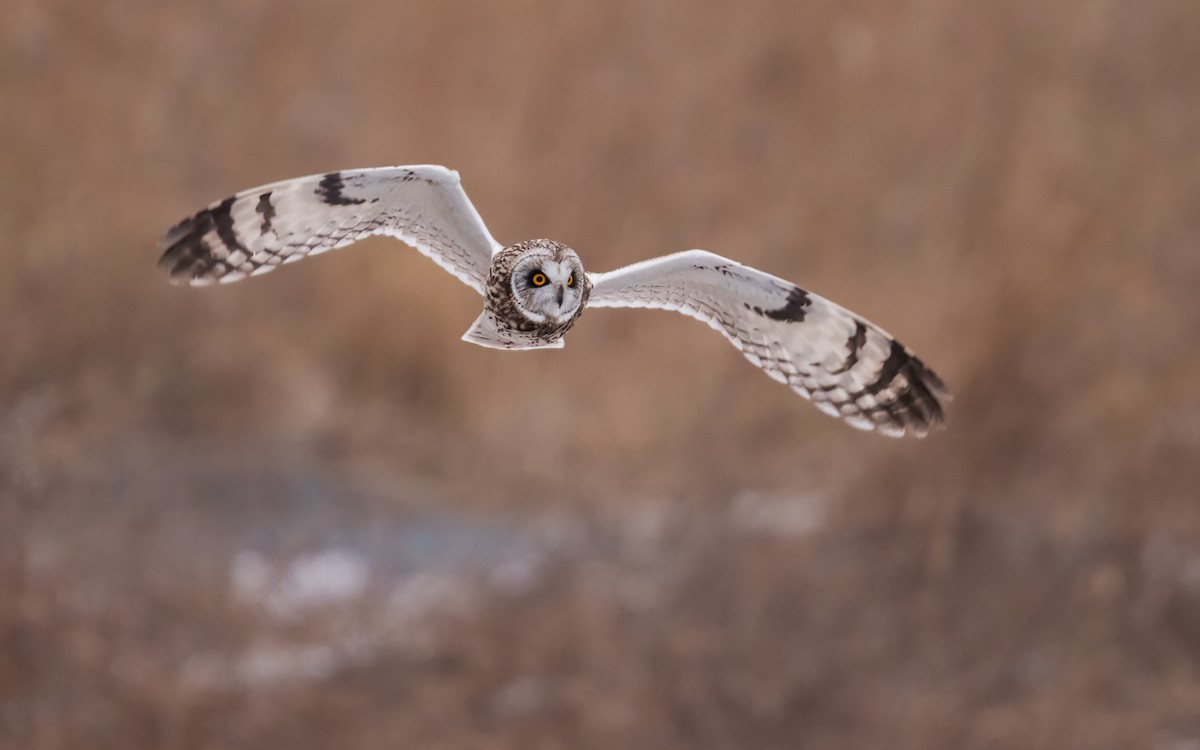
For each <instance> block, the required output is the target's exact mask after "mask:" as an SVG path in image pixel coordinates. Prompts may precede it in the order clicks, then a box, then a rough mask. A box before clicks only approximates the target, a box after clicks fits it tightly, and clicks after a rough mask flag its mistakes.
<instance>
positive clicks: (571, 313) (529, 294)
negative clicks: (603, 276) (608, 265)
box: [506, 240, 591, 326]
mask: <svg viewBox="0 0 1200 750" xmlns="http://www.w3.org/2000/svg"><path fill="white" fill-rule="evenodd" d="M514 250H515V251H516V252H515V257H514V258H513V262H512V268H511V270H510V271H509V274H508V283H509V286H510V289H511V292H512V302H513V305H514V306H515V307H516V309H517V311H519V313H520V314H521V315H522V316H523V317H525V318H526V319H527V320H529V321H530V322H532V323H534V324H536V325H539V326H541V325H552V326H553V325H558V324H562V323H566V322H568V321H570V320H573V319H574V318H575V317H576V316H577V315H578V314H579V312H580V311H581V310H582V309H583V306H584V303H586V302H587V296H588V292H589V291H590V289H591V282H590V281H589V280H588V278H587V275H586V274H585V273H584V272H583V264H582V263H581V262H580V261H579V256H578V255H576V254H575V251H574V250H572V249H571V248H569V247H567V246H566V245H562V244H559V243H557V242H554V241H552V240H529V241H528V242H522V243H520V244H518V245H514V246H512V247H511V248H508V249H507V250H506V251H514Z"/></svg>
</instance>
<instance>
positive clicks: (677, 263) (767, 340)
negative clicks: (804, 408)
mask: <svg viewBox="0 0 1200 750" xmlns="http://www.w3.org/2000/svg"><path fill="white" fill-rule="evenodd" d="M591 281H592V285H593V286H592V293H591V297H590V298H589V300H588V306H589V307H653V308H659V309H663V310H677V311H678V312H681V313H684V314H686V315H690V316H692V317H693V318H697V319H699V320H702V321H704V322H705V323H708V324H709V325H710V326H712V327H713V328H714V329H716V330H718V331H720V332H721V333H723V334H725V337H726V338H728V339H729V340H730V341H731V342H732V343H733V345H734V346H735V347H737V348H738V349H739V350H740V351H741V352H742V353H743V354H744V355H746V358H747V359H749V360H750V361H751V362H753V363H754V364H755V365H758V366H759V367H761V368H762V369H763V370H765V371H766V373H767V374H768V375H770V376H771V377H772V378H774V379H775V380H778V381H779V382H781V383H786V384H787V385H789V386H791V388H792V390H794V391H796V393H799V394H800V395H801V396H804V397H805V398H808V399H811V400H812V402H813V403H814V404H816V406H817V408H819V409H820V410H821V411H823V412H825V413H827V414H832V415H833V416H840V417H842V418H843V419H845V420H846V421H847V422H848V423H850V424H851V425H853V426H854V427H857V428H859V429H863V430H879V431H880V432H883V433H884V434H887V435H892V436H895V437H898V436H901V435H905V434H912V435H916V436H918V437H922V436H924V435H925V434H926V433H927V432H929V430H930V429H931V428H932V427H933V426H934V425H937V424H939V423H941V422H942V419H943V417H942V405H941V403H940V401H939V394H940V395H943V396H945V395H948V391H947V390H946V386H945V385H944V384H943V383H942V381H941V379H940V378H938V376H937V375H935V374H934V373H933V371H932V370H930V369H929V368H928V367H926V366H925V365H924V363H922V362H921V360H919V359H917V357H916V355H914V354H913V353H912V352H911V351H909V350H908V348H906V347H905V346H904V345H903V344H901V343H900V342H898V341H896V340H895V339H894V338H892V337H891V336H890V335H889V334H888V333H887V332H886V331H884V330H883V329H882V328H879V327H878V326H875V325H873V324H872V323H869V322H868V321H866V320H863V319H862V318H860V317H858V316H857V315H855V314H854V313H852V312H850V311H849V310H846V309H845V308H842V307H839V306H838V305H835V304H834V303H832V302H830V301H829V300H826V299H823V298H821V297H818V296H817V295H815V294H811V293H809V292H806V291H805V290H803V289H801V288H800V287H798V286H796V285H795V284H792V283H790V282H788V281H784V280H783V279H780V278H777V277H775V276H771V275H769V274H765V273H763V272H762V271H758V270H756V269H753V268H750V267H749V266H744V265H742V264H740V263H736V262H734V261H732V260H729V259H728V258H722V257H721V256H719V255H714V254H712V253H709V252H705V251H703V250H690V251H688V252H685V253H677V254H675V255H668V256H665V257H662V258H655V259H653V260H648V261H645V262H642V263H636V264H634V265H632V266H626V267H625V268H620V269H617V270H616V271H612V272H611V273H601V274H592V275H591Z"/></svg>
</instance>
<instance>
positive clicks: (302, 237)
mask: <svg viewBox="0 0 1200 750" xmlns="http://www.w3.org/2000/svg"><path fill="white" fill-rule="evenodd" d="M377 234H384V235H390V236H393V237H396V238H398V239H400V240H403V241H404V242H406V243H408V244H410V245H412V246H413V247H415V248H416V249H417V250H418V251H420V252H421V253H422V254H424V255H426V256H428V257H429V258H430V259H432V260H433V261H434V262H435V263H437V264H438V265H439V266H441V267H442V268H443V269H445V270H446V271H449V272H450V273H451V274H453V275H454V276H455V277H456V278H458V279H459V280H460V281H462V282H463V283H465V284H467V285H468V286H470V287H471V288H472V289H474V290H475V291H477V292H479V294H481V295H482V296H483V298H484V300H483V302H484V304H483V311H482V313H480V315H479V317H478V318H477V319H476V320H475V322H474V324H473V325H472V326H471V327H470V328H469V329H468V330H467V332H466V334H464V335H463V339H464V340H465V341H468V342H471V343H473V344H478V345H480V346H486V347H491V348H497V349H541V348H558V347H561V346H562V345H563V334H565V333H566V332H567V331H568V330H570V329H571V327H572V326H573V325H575V322H576V321H577V320H578V319H579V316H580V315H581V314H582V313H583V310H584V308H585V307H641V308H656V309H662V310H672V311H676V312H680V313H683V314H685V315H688V316H690V317H692V318H696V319H698V320H700V321H702V322H704V323H705V324H707V325H708V326H709V327H711V328H713V329H714V330H716V331H718V332H719V333H721V334H722V335H723V336H725V338H726V339H728V340H729V342H730V343H731V344H733V346H734V347H736V348H737V349H738V351H740V352H741V353H742V354H743V355H744V356H745V357H746V359H748V360H750V362H751V363H753V364H754V365H756V366H757V367H759V368H761V369H762V370H764V371H765V372H766V373H767V374H768V375H769V376H770V377H771V378H772V379H774V380H777V381H779V382H781V383H784V384H786V385H787V386H788V387H790V388H791V389H792V390H793V391H795V392H796V393H798V394H799V395H801V396H803V397H804V398H807V399H809V400H810V401H812V402H813V403H814V404H815V405H816V406H817V408H819V409H820V410H821V411H823V412H825V413H827V414H831V415H833V416H836V417H840V418H841V419H843V420H844V421H845V422H847V423H849V424H850V425H851V426H853V427H857V428H859V429H864V430H877V431H879V432H882V433H883V434H885V435H890V436H901V435H916V436H918V437H920V436H924V435H925V434H926V433H927V432H929V430H930V429H932V428H933V427H935V426H937V425H939V424H941V423H942V421H943V413H942V404H941V398H943V397H946V396H948V392H947V391H946V387H945V385H943V384H942V381H941V379H940V378H939V377H938V376H937V375H936V374H935V373H934V372H933V371H932V370H930V369H929V368H928V367H926V366H925V364H924V363H923V362H922V361H921V360H920V359H918V358H917V356H916V355H915V354H913V352H912V351H911V350H910V349H908V348H907V347H905V346H904V345H903V344H901V343H900V342H898V341H897V340H896V339H894V338H893V337H892V336H891V335H890V334H888V333H887V332H886V331H884V330H883V329H882V328H880V327H879V326H876V325H874V324H873V323H871V322H869V321H867V320H865V319H864V318H861V317H859V316H858V315H855V314H854V313H852V312H850V311H849V310H846V309H845V308H843V307H840V306H838V305H836V304H834V303H833V302H830V301H829V300H826V299H824V298H822V297H820V296H818V295H816V294H813V293H811V292H808V291H806V290H804V289H801V288H800V287H799V286H796V285H795V284H793V283H791V282H789V281H786V280H784V279H781V278H779V277H776V276H772V275H770V274H767V273H764V272H762V271H759V270H757V269H755V268H751V267H749V266H746V265H743V264H741V263H738V262H736V261H733V260H730V259H728V258H723V257H721V256H719V255H716V254H714V253H710V252H707V251H704V250H689V251H686V252H681V253H675V254H674V255H667V256H663V257H659V258H653V259H651V260H647V261H643V262H641V263H635V264H633V265H631V266H626V267H624V268H619V269H617V270H615V271H610V272H607V273H599V274H589V273H586V272H585V271H584V268H583V264H582V263H581V262H580V260H579V256H578V255H577V254H576V253H575V251H574V250H572V249H571V248H569V247H567V246H565V245H562V244H560V243H558V242H554V241H552V240H544V239H539V240H528V241H525V242H520V243H517V244H515V245H510V246H503V245H501V244H500V243H498V242H496V240H494V239H493V238H492V236H491V234H490V233H489V232H488V230H487V227H486V226H485V225H484V223H483V220H482V219H481V218H480V217H479V214H478V212H476V211H475V207H474V206H473V205H471V202H470V200H468V198H467V195H466V193H465V192H464V191H463V189H462V186H461V184H460V182H459V177H458V173H457V172H453V171H451V170H448V169H446V168H445V167H439V166H433V165H420V166H409V167H382V168H377V169H356V170H345V171H341V172H330V173H327V174H323V175H313V176H310V177H301V178H298V179H294V180H286V181H283V182H277V183H273V184H271V185H264V186H262V187H259V188H254V189H251V190H246V191H243V192H241V193H238V194H237V195H234V196H231V197H229V198H226V199H225V200H223V201H219V202H217V203H213V204H212V205H210V206H209V207H208V208H206V209H204V210H203V211H200V212H199V213H197V214H195V215H194V216H192V217H190V218H188V219H185V220H183V221H182V222H180V223H179V224H177V225H176V226H175V227H174V228H173V229H172V230H171V231H170V232H168V234H167V236H166V238H165V242H164V244H165V246H166V247H165V251H164V252H163V255H162V258H161V260H160V261H159V263H160V265H161V266H163V267H164V268H166V269H167V270H168V271H169V272H170V275H171V279H172V280H173V281H186V282H188V283H191V284H194V285H204V284H209V283H212V282H214V281H219V282H222V283H225V282H230V281H236V280H238V279H242V278H245V277H247V276H257V275H260V274H263V273H267V272H269V271H271V270H273V269H274V268H276V267H278V266H280V265H284V264H286V263H292V262H294V261H298V260H300V259H301V258H304V257H306V256H309V255H317V254H319V253H323V252H326V251H328V250H333V249H336V248H339V247H344V246H346V245H349V244H351V243H353V242H356V241H358V240H360V239H363V238H365V237H368V236H371V235H377Z"/></svg>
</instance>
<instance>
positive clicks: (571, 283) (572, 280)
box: [567, 274, 575, 286]
mask: <svg viewBox="0 0 1200 750" xmlns="http://www.w3.org/2000/svg"><path fill="white" fill-rule="evenodd" d="M567 286H575V275H574V274H571V275H570V276H568V277H567Z"/></svg>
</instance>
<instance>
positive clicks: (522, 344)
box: [462, 310, 563, 349]
mask: <svg viewBox="0 0 1200 750" xmlns="http://www.w3.org/2000/svg"><path fill="white" fill-rule="evenodd" d="M462 340H463V341H466V342H468V343H471V344H477V345H479V346H486V347H487V348H489V349H561V348H562V345H563V340H562V337H561V336H559V337H558V338H556V339H554V340H553V341H547V340H545V339H543V338H539V337H538V336H537V335H536V334H533V333H527V332H525V331H516V330H513V329H512V328H509V327H508V326H501V325H499V324H498V323H497V321H496V316H495V315H494V314H493V313H492V311H491V310H484V311H483V313H482V314H481V315H480V316H479V317H478V318H476V319H475V323H474V324H472V326H471V327H470V328H468V329H467V332H466V333H464V334H463V337H462Z"/></svg>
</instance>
